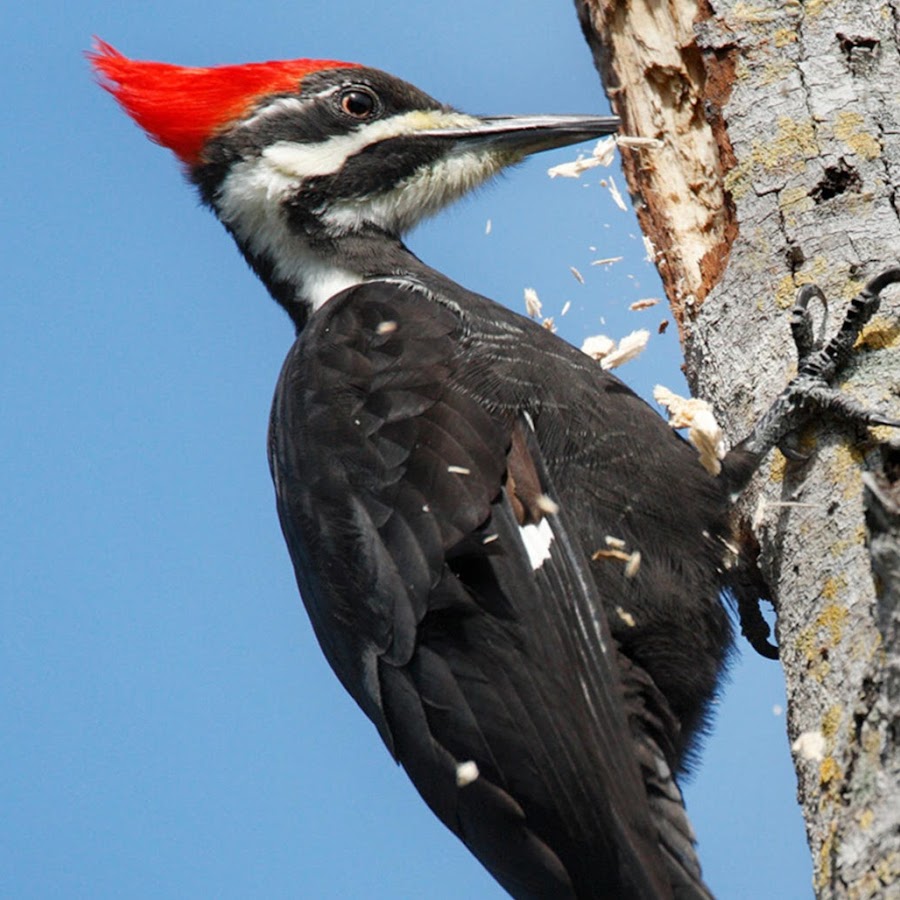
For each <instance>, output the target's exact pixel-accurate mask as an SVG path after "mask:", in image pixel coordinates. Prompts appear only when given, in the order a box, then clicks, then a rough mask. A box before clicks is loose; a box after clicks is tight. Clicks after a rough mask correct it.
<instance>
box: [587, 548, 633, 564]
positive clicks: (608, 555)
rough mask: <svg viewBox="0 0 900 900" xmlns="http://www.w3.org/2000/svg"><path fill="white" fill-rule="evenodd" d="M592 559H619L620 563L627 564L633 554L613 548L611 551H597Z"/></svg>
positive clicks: (592, 555)
mask: <svg viewBox="0 0 900 900" xmlns="http://www.w3.org/2000/svg"><path fill="white" fill-rule="evenodd" d="M591 559H593V560H597V559H617V560H619V561H620V562H624V563H627V562H628V560H629V559H631V554H630V553H628V552H626V551H625V550H619V549H617V548H615V547H613V548H611V549H609V550H595V551H594V552H593V553H592V554H591Z"/></svg>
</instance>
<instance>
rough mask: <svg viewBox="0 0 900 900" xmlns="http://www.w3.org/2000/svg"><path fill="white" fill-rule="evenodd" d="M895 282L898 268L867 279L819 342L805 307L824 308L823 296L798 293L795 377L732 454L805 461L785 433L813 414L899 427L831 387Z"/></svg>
mask: <svg viewBox="0 0 900 900" xmlns="http://www.w3.org/2000/svg"><path fill="white" fill-rule="evenodd" d="M898 283H900V266H895V267H893V268H890V269H886V270H885V271H884V272H882V273H881V274H880V275H876V276H875V277H874V278H872V279H870V280H869V282H868V283H867V284H866V286H865V287H864V288H863V290H861V291H860V292H859V294H857V295H856V297H854V298H853V300H851V301H850V306H849V308H848V310H847V314H846V315H845V316H844V320H843V322H842V323H841V326H840V328H838V330H837V332H836V333H835V335H834V336H833V337H832V338H831V339H830V340H829V341H827V342H824V343H823V342H817V341H815V339H814V337H813V331H812V324H811V319H810V315H809V311H808V307H809V304H810V302H811V301H812V300H813V298H818V299H820V300H821V301H822V302H823V303H825V297H824V295H823V293H822V291H821V290H820V289H819V288H818V287H817V286H816V285H814V284H808V285H804V286H803V287H802V288H800V290H799V291H798V292H797V300H796V302H795V304H794V308H793V311H792V314H791V331H792V333H793V336H794V343H795V344H796V346H797V352H798V354H799V357H800V364H799V367H798V374H797V376H796V377H795V378H794V379H793V381H791V383H790V384H789V385H787V386H786V387H785V389H784V391H782V393H781V395H780V396H779V397H777V398H776V399H775V402H774V403H773V404H772V406H771V407H770V408H769V410H768V412H766V413H765V414H764V415H763V416H762V418H760V420H759V421H758V422H757V423H756V425H755V426H754V428H753V430H752V431H751V432H750V434H749V435H748V436H747V437H746V438H745V439H744V440H743V441H741V442H740V443H739V444H738V445H737V447H736V449H739V450H740V451H741V452H742V453H750V454H753V455H756V456H757V457H758V458H760V459H761V458H762V456H763V455H764V454H765V453H766V452H767V451H768V450H770V449H771V448H772V447H773V446H778V447H779V448H780V449H781V451H782V453H784V455H785V456H786V457H787V458H788V459H790V460H793V461H795V462H803V461H805V460H806V459H808V456H807V455H805V454H803V453H800V452H799V451H798V450H797V448H796V444H795V442H794V441H793V440H792V439H791V437H790V434H791V432H795V431H796V430H797V429H798V428H800V427H801V426H802V425H804V424H805V423H806V422H808V421H809V420H810V414H811V413H812V412H814V411H818V412H819V413H824V414H826V415H828V416H829V417H831V418H832V419H835V420H838V421H842V422H849V423H854V424H856V425H886V426H888V427H889V428H900V420H897V419H894V418H891V417H889V416H887V415H884V414H882V413H880V412H875V411H872V410H868V409H866V408H865V407H864V406H862V404H860V403H858V402H857V401H855V400H853V399H852V398H851V397H849V396H847V395H845V394H842V393H841V391H840V390H838V389H836V388H835V387H833V386H832V382H833V379H834V377H835V375H836V374H837V373H838V372H839V371H840V370H841V368H842V367H843V366H844V365H846V363H847V362H848V360H849V359H850V357H851V356H852V355H853V347H854V345H855V343H856V339H857V338H858V337H859V335H860V334H861V333H862V330H863V328H864V326H865V325H866V323H867V322H869V321H870V320H871V318H872V316H874V315H875V313H876V312H877V310H878V307H879V304H880V302H881V298H880V296H879V295H880V293H881V292H882V291H883V290H884V289H885V288H886V287H887V286H888V285H891V284H898ZM826 308H827V306H826ZM786 436H787V437H786ZM747 477H749V475H748V476H747Z"/></svg>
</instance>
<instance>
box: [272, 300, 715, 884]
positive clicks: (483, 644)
mask: <svg viewBox="0 0 900 900" xmlns="http://www.w3.org/2000/svg"><path fill="white" fill-rule="evenodd" d="M461 327H462V326H461V322H460V318H459V316H458V315H457V314H456V312H455V311H453V310H451V309H448V308H445V307H443V306H440V305H439V304H437V303H435V302H433V301H432V300H430V299H429V298H427V297H424V296H423V295H422V294H420V293H418V292H416V291H413V290H410V289H408V288H406V287H403V286H400V285H397V284H392V283H388V282H373V283H370V284H366V285H363V286H359V287H356V288H352V289H350V290H349V291H347V292H345V293H344V294H343V295H341V296H339V297H337V298H334V299H333V300H331V301H329V303H328V304H326V306H325V307H324V308H323V309H322V310H321V311H320V313H319V314H318V315H317V316H315V317H314V318H313V320H312V321H311V322H310V323H309V325H308V326H307V328H306V330H305V331H304V332H303V334H302V335H301V336H300V338H299V339H298V341H297V343H296V344H295V346H294V348H293V349H292V351H291V354H290V355H289V357H288V360H287V362H286V363H285V368H284V370H283V372H282V376H281V380H280V382H279V388H278V391H277V393H276V399H275V405H274V408H273V417H272V429H271V434H270V460H271V464H272V470H273V477H274V479H275V485H276V494H277V498H278V508H279V515H280V518H281V523H282V528H283V530H284V533H285V537H286V540H287V543H288V547H289V550H290V553H291V556H292V559H293V561H294V566H295V569H296V572H297V578H298V583H299V585H300V590H301V594H302V596H303V599H304V602H305V604H306V606H307V609H308V611H309V614H310V618H311V620H312V623H313V626H314V628H315V631H316V634H317V637H318V639H319V642H320V644H321V645H322V648H323V650H324V652H325V654H326V656H327V657H328V659H329V662H330V663H331V665H332V667H333V668H334V669H335V672H336V673H337V675H338V677H339V678H340V679H341V681H342V682H343V684H344V686H345V687H346V688H347V690H348V691H349V692H350V693H351V694H352V695H353V697H354V698H355V699H356V700H357V702H358V703H359V704H360V706H361V707H362V708H363V709H364V711H365V712H366V714H367V715H368V716H369V717H370V718H371V719H372V721H373V722H374V723H375V725H376V727H377V728H378V730H379V732H380V733H381V735H382V737H383V739H384V740H385V742H386V743H387V745H388V747H389V748H390V749H391V751H392V753H393V754H394V755H395V756H396V758H397V759H398V760H399V761H400V762H401V763H402V764H403V766H404V767H405V768H406V770H407V772H408V773H409V775H410V777H411V778H412V780H413V782H414V783H415V785H416V787H417V788H418V790H419V792H420V793H421V794H422V796H423V797H424V799H425V800H426V802H428V804H429V805H430V806H431V808H432V809H433V810H434V812H435V813H436V814H437V815H438V816H439V817H440V818H441V820H442V821H443V822H444V823H445V824H446V825H447V826H448V827H449V828H451V829H452V830H453V831H454V832H455V833H456V834H457V835H459V837H460V838H461V839H462V840H463V841H464V842H465V843H466V844H467V845H468V846H469V847H470V849H471V850H472V851H473V852H474V853H475V855H476V856H478V857H479V859H480V860H481V861H482V863H483V864H484V865H485V866H486V867H487V868H488V869H489V870H490V871H491V872H492V874H493V875H494V876H495V877H496V878H497V880H498V881H500V883H501V884H503V885H504V887H506V888H507V889H508V890H509V891H510V892H511V893H513V894H514V895H515V896H521V897H565V896H576V895H577V896H579V897H623V898H624V897H641V898H644V897H648V898H649V897H667V896H684V897H702V896H707V894H706V890H705V888H704V887H703V885H702V882H701V880H700V876H699V867H698V865H697V862H696V858H695V856H694V853H693V847H692V841H691V835H690V826H689V825H688V823H687V820H686V818H685V816H684V811H683V808H682V806H681V800H680V794H679V793H678V788H677V786H676V785H675V783H674V781H673V779H672V776H671V772H670V771H669V769H668V763H667V757H666V753H665V740H666V734H667V730H670V729H671V728H672V727H675V726H673V723H672V722H670V721H668V720H667V719H666V716H667V715H668V713H667V708H666V706H665V701H664V700H663V699H662V697H661V695H659V694H658V692H656V691H655V689H654V686H653V684H652V682H650V680H649V679H648V678H647V676H646V674H645V673H643V672H642V671H641V670H640V669H638V668H637V667H634V666H631V665H630V664H629V663H628V661H627V660H622V661H621V662H622V663H623V664H624V668H623V666H622V665H620V661H619V660H618V659H617V657H618V655H619V654H618V651H617V647H616V645H615V643H614V642H613V640H612V638H611V636H610V632H609V627H608V624H607V622H606V619H605V616H604V614H603V612H602V609H603V607H602V604H601V602H600V599H599V597H598V596H597V590H596V587H595V585H594V583H593V581H592V579H591V576H590V571H589V566H588V563H587V561H586V559H585V557H584V553H583V550H582V549H581V547H580V546H579V545H578V544H577V543H576V542H575V541H574V540H573V539H572V538H571V535H572V534H573V533H574V531H573V529H572V528H571V527H570V525H569V523H568V522H567V514H566V511H565V510H564V509H556V508H555V505H554V503H553V497H554V488H553V485H552V484H551V482H550V478H549V475H548V473H547V471H546V468H545V466H544V463H543V460H542V458H541V451H540V447H539V446H538V442H537V438H536V435H535V433H534V432H533V430H532V428H531V423H530V421H529V419H528V417H527V414H524V413H522V412H520V411H519V410H516V409H511V408H502V407H499V406H498V407H497V408H488V406H487V405H486V404H485V403H483V402H481V401H479V400H477V399H475V398H474V397H473V396H472V395H471V393H469V392H467V391H465V390H464V389H463V388H461V387H460V379H459V377H458V375H459V373H458V367H459V366H460V365H461V364H462V360H461V358H460V356H459V355H458V353H457V349H458V346H459V337H460V330H461Z"/></svg>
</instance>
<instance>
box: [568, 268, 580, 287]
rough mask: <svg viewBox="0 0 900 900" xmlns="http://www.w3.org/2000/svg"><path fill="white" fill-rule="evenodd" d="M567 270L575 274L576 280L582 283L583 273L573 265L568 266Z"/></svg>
mask: <svg viewBox="0 0 900 900" xmlns="http://www.w3.org/2000/svg"><path fill="white" fill-rule="evenodd" d="M569 271H570V272H571V273H572V274H573V275H574V276H575V280H576V281H577V282H579V283H580V284H584V275H582V274H581V272H579V271H578V269H576V268H575V266H569Z"/></svg>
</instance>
